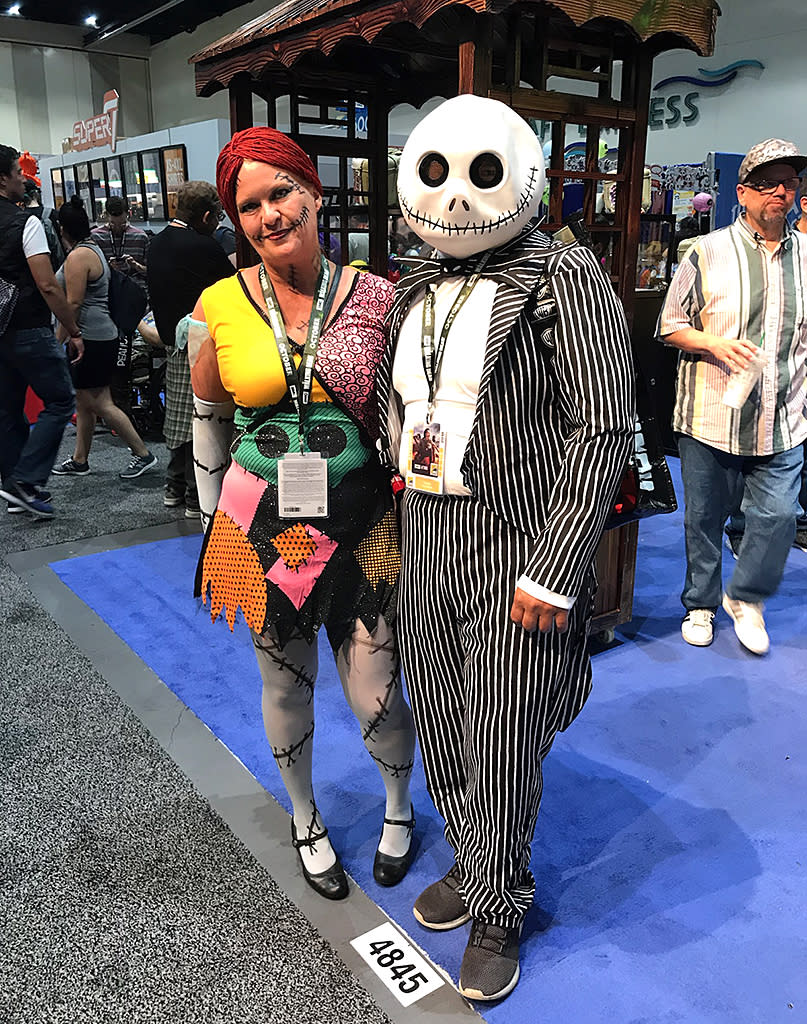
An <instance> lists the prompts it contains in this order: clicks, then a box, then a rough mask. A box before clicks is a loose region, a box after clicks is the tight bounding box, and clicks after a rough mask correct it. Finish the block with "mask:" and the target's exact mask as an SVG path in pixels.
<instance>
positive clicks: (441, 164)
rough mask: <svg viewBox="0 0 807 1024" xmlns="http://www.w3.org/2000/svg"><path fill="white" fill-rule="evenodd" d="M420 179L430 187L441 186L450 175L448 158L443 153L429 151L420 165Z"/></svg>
mask: <svg viewBox="0 0 807 1024" xmlns="http://www.w3.org/2000/svg"><path fill="white" fill-rule="evenodd" d="M418 174H419V175H420V180H421V181H422V182H423V184H424V185H428V186H429V188H439V187H440V185H442V184H443V182H444V181H445V180H446V178H447V177H448V160H446V158H445V157H444V156H443V155H442V154H441V153H427V154H426V155H425V156H424V157H423V159H422V160H421V161H420V166H419V167H418Z"/></svg>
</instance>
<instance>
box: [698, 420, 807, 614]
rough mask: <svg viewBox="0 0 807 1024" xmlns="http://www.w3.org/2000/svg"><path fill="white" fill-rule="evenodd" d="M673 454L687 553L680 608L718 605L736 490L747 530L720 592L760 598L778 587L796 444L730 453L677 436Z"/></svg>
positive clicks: (797, 477) (798, 452)
mask: <svg viewBox="0 0 807 1024" xmlns="http://www.w3.org/2000/svg"><path fill="white" fill-rule="evenodd" d="M678 452H679V454H680V456H681V477H682V479H683V481H684V505H685V509H684V531H685V539H686V555H687V572H686V582H685V584H684V590H683V593H682V594H681V601H682V602H683V604H684V607H685V608H686V609H687V610H691V609H693V608H712V609H715V608H717V607H718V605H719V604H720V601H721V593H722V589H723V588H722V572H721V569H722V540H723V526H724V524H725V522H726V517H727V516H728V515H729V513H730V512H731V511H732V509H733V508H734V507H735V505H736V494H737V490H738V488H740V487H741V488H742V502H741V505H740V509H741V511H742V513H743V516H744V518H745V533H744V537H743V542H742V546H741V548H740V553H739V558H738V559H737V562H736V564H735V567H734V573H733V575H732V577H731V579H730V580H729V581H728V583H727V584H726V594H728V596H729V597H731V598H733V599H734V600H738V601H751V602H754V603H756V602H760V601H765V600H766V599H767V598H769V597H770V596H771V595H772V594H774V593H775V592H776V588H777V587H778V586H779V583H780V581H781V579H782V574H783V573H784V569H785V561H786V559H787V556H788V553H789V551H790V548H791V546H792V544H793V538H794V537H795V536H796V515H797V506H798V500H797V499H798V494H799V486H800V484H801V471H802V466H803V464H804V451H803V449H802V446H801V445H799V446H798V448H791V449H790V451H787V452H779V453H778V454H776V455H756V456H750V455H729V454H728V453H727V452H721V451H719V450H718V449H717V448H712V447H710V446H709V445H706V444H703V443H702V442H701V441H696V440H695V438H694V437H688V436H686V435H684V434H682V435H680V436H679V438H678Z"/></svg>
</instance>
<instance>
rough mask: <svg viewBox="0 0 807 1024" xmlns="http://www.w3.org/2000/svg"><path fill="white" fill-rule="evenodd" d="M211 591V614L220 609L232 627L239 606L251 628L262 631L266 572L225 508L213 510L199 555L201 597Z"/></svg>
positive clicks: (264, 612) (216, 614)
mask: <svg viewBox="0 0 807 1024" xmlns="http://www.w3.org/2000/svg"><path fill="white" fill-rule="evenodd" d="M208 588H209V594H210V618H211V620H212V621H213V622H215V621H216V619H217V618H218V617H219V615H221V613H222V611H224V614H225V616H226V618H227V625H228V626H229V627H230V629H231V630H232V628H233V626H234V625H235V616H236V612H237V611H238V609H239V608H240V609H241V611H242V612H243V613H244V618H245V620H246V622H247V625H248V626H249V628H250V629H254V630H255V632H256V633H262V632H263V627H264V624H265V620H266V590H267V583H266V576H265V574H264V571H263V568H262V567H261V562H260V559H259V558H258V553H257V552H256V551H255V548H254V547H253V546H252V545H251V544H250V542H249V540H248V539H247V536H246V534H245V533H244V531H243V530H242V529H241V528H240V527H239V526H238V524H237V523H236V522H234V521H233V520H232V519H231V518H230V517H229V516H228V515H225V513H224V512H218V511H217V512H216V515H215V518H214V520H213V526H212V528H211V530H210V538H209V539H208V542H207V547H206V548H205V554H204V558H203V559H202V597H203V598H205V599H206V597H207V594H208Z"/></svg>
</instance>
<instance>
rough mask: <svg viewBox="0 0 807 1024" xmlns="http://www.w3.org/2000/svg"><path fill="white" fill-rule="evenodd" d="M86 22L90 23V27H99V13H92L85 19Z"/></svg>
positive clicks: (86, 23)
mask: <svg viewBox="0 0 807 1024" xmlns="http://www.w3.org/2000/svg"><path fill="white" fill-rule="evenodd" d="M84 24H85V25H89V26H90V28H98V15H97V14H90V15H88V17H86V18H85V19H84Z"/></svg>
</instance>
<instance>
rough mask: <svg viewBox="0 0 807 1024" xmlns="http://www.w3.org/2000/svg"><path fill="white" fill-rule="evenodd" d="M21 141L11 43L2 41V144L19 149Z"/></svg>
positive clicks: (0, 128)
mask: <svg viewBox="0 0 807 1024" xmlns="http://www.w3.org/2000/svg"><path fill="white" fill-rule="evenodd" d="M21 141H22V140H21V139H20V119H19V115H18V114H17V96H16V90H15V88H14V63H13V61H12V57H11V43H0V145H3V146H13V147H14V148H15V149H19V148H20V143H21Z"/></svg>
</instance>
